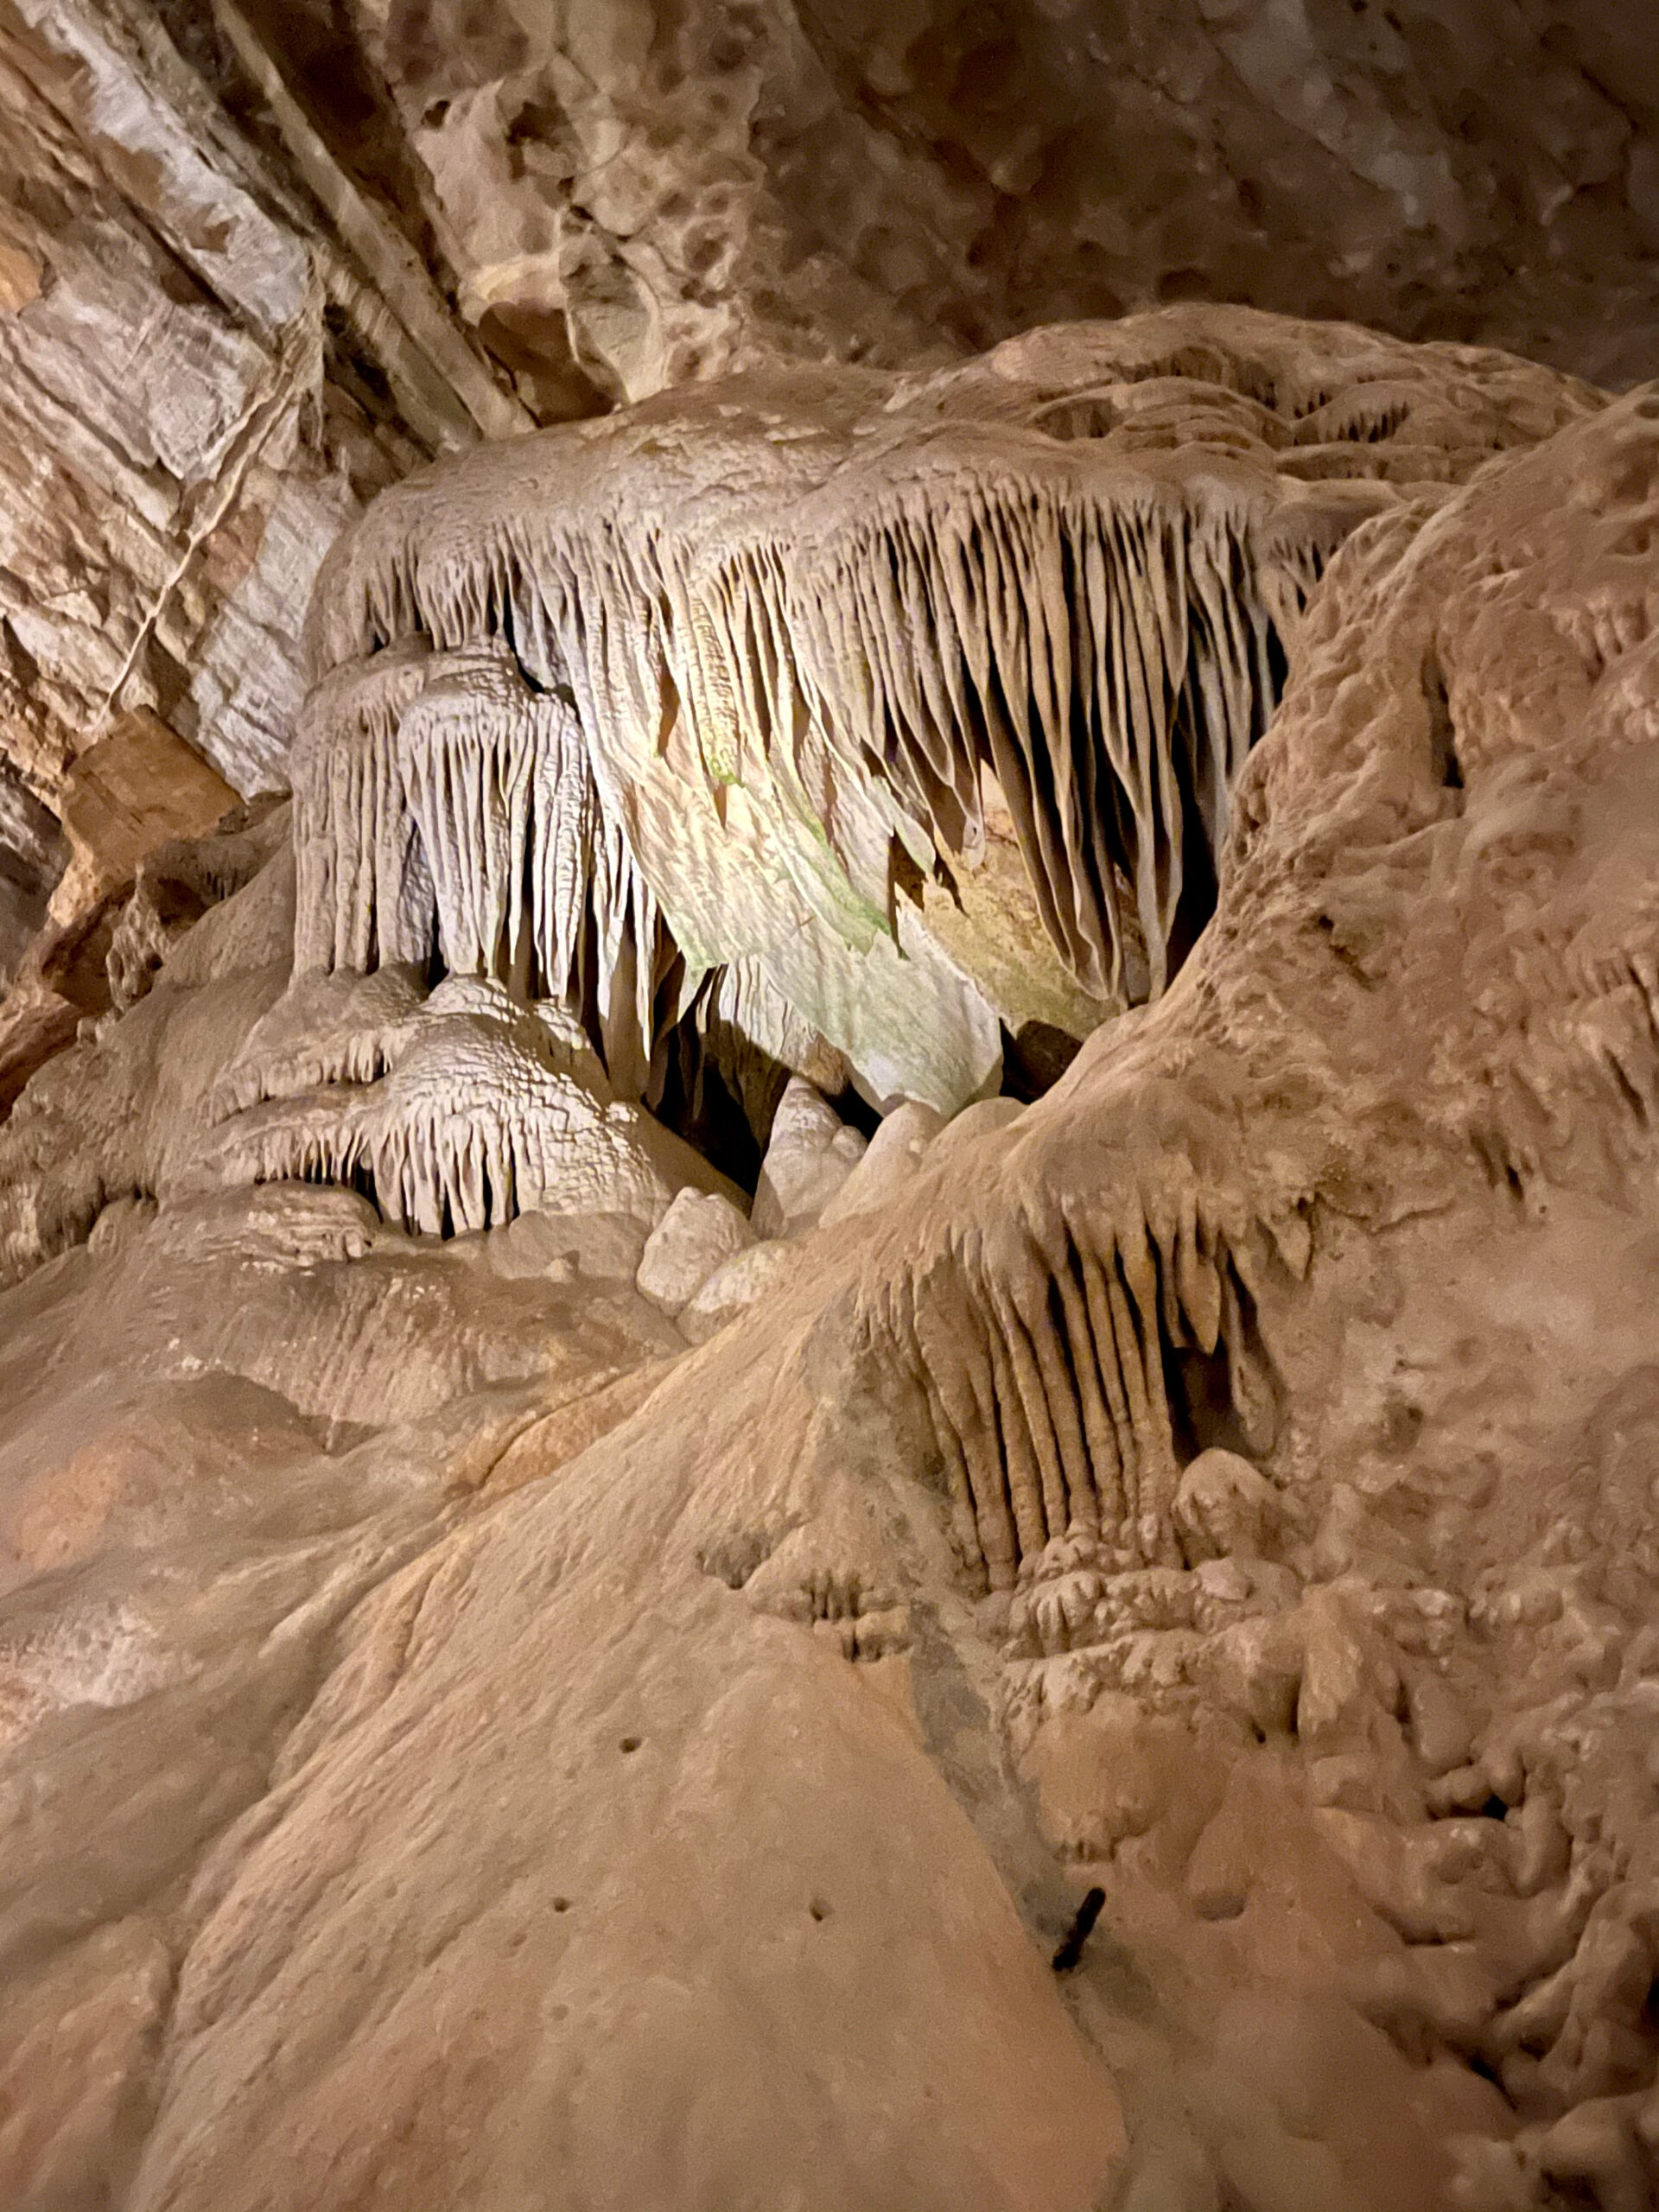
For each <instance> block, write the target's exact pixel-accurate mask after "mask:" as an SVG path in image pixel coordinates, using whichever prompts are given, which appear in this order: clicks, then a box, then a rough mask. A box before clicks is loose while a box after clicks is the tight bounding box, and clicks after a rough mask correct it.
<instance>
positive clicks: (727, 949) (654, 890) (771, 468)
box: [293, 308, 1597, 1111]
mask: <svg viewBox="0 0 1659 2212" xmlns="http://www.w3.org/2000/svg"><path fill="white" fill-rule="evenodd" d="M1595 404H1597V403H1596V402H1595V400H1594V398H1593V397H1592V395H1591V394H1590V393H1589V391H1587V390H1586V389H1585V388H1583V387H1574V386H1573V385H1570V384H1569V383H1567V382H1566V381H1564V380H1563V379H1560V378H1556V377H1553V376H1551V375H1550V374H1548V372H1543V371H1541V370H1538V369H1535V368H1533V367H1531V366H1529V365H1524V364H1522V363H1519V362H1516V361H1513V360H1510V359H1507V358H1505V357H1503V356H1499V355H1495V354H1479V353H1433V352H1427V351H1423V350H1421V349H1413V348H1411V347H1408V346H1400V345H1397V344H1394V343H1391V342H1390V341H1389V340H1383V339H1380V338H1378V337H1376V336H1375V335H1373V334H1370V333H1365V332H1360V331H1357V330H1351V329H1344V328H1341V327H1336V328H1329V327H1313V326H1309V325H1298V324H1288V323H1281V322H1275V321H1274V320H1273V319H1272V318H1269V317H1265V316H1254V317H1252V316H1250V315H1244V314H1240V313H1238V312H1236V311H1226V312H1217V311H1214V310H1209V309H1197V308H1194V309H1179V310H1171V311H1166V312H1164V313H1160V314H1156V315H1148V316H1143V317H1141V318H1136V319H1132V320H1131V321H1128V322H1125V323H1121V324H1111V325H1107V324H1096V325H1089V326H1078V327H1058V328H1055V329H1052V330H1049V331H1044V332H1037V333H1033V334H1031V335H1030V336H1028V337H1027V338H1023V339H1020V340H1013V341H1010V342H1009V343H1008V344H1007V345H1005V346H1001V347H1000V348H999V349H997V351H996V352H995V353H992V354H990V355H988V356H987V357H986V358H985V359H983V360H981V361H978V362H976V363H973V364H971V365H969V366H967V367H965V368H962V369H957V370H949V371H943V372H939V373H938V374H937V375H932V376H924V377H920V378H908V379H898V378H890V377H879V376H876V375H874V374H873V373H866V374H852V373H845V372H843V373H840V374H836V375H827V374H814V373H810V372H792V373H790V374H786V375H774V376H773V377H772V378H761V377H758V376H757V377H754V378H747V379H741V380H737V381H734V382H733V383H730V384H721V385H713V386H710V387H709V389H708V390H707V391H702V392H699V393H697V394H696V395H695V396H692V395H688V396H686V397H682V398H678V399H676V400H672V401H671V400H663V401H659V402H656V403H653V404H652V405H650V406H648V407H645V408H643V409H639V410H632V411H630V412H628V413H626V414H623V415H620V416H613V417H611V418H609V419H607V420H606V421H605V422H603V423H593V424H588V425H584V426H582V428H580V429H565V430H559V431H550V432H547V433H544V434H543V435H541V436H539V437H537V438H535V439H532V440H530V441H527V442H523V443H518V444H514V445H512V446H508V447H503V448H497V449H493V450H489V451H486V452H483V453H480V454H477V455H475V456H473V457H471V458H469V459H467V460H466V461H461V462H458V463H454V464H450V465H448V466H447V467H441V468H439V469H437V470H435V471H434V472H431V473H429V474H426V475H424V476H422V477H418V478H416V479H413V480H410V482H409V483H407V484H405V485H404V486H399V487H398V488H397V490H396V491H395V492H393V493H388V494H387V495H385V497H384V498H383V499H381V500H380V501H379V502H378V504H377V505H376V506H375V508H374V509H373V511H372V513H371V514H370V516H369V517H368V518H366V519H365V522H364V523H362V524H360V525H359V526H358V527H357V528H356V529H355V530H353V531H350V532H348V533H346V536H345V537H343V538H342V540H341V541H340V544H339V546H338V547H337V548H336V550H335V551H334V554H333V555H332V556H331V557H330V560H329V562H328V563H327V567H326V568H325V570H324V572H323V575H322V578H321V582H320V585H319V588H318V592H317V594H316V597H315V601H314V611H313V616H312V621H311V626H310V638H311V649H312V654H313V658H314V662H315V666H316V668H317V671H318V672H319V676H320V677H321V681H320V682H319V683H317V685H316V687H315V690H314V691H313V693H312V696H311V700H310V702H309V704H308V709H307V711H306V715H305V718H304V720H303V722H302V729H301V734H300V737H299V740H298V742H297V744H296V752H295V758H294V765H293V772H294V779H295V786H296V850H297V853H298V858H299V868H300V883H299V898H300V937H299V941H298V948H297V959H298V963H299V966H300V969H302V971H306V970H308V969H313V968H317V969H324V970H327V969H334V968H338V967H341V966H344V967H355V968H359V969H367V968H372V966H373V965H374V963H375V962H376V960H377V959H387V960H391V961H398V960H404V961H408V960H414V961H416V962H424V961H428V960H435V961H436V962H437V963H440V964H441V965H442V967H443V968H445V969H448V971H449V972H451V973H458V974H474V975H493V976H497V977H499V978H500V979H502V980H512V979H514V978H516V979H518V984H519V987H520V988H529V989H530V990H531V992H532V994H534V993H537V992H540V993H550V994H556V995H567V996H571V997H573V998H574V999H575V1002H576V1003H577V1004H578V1005H579V1006H580V1005H581V1004H582V1000H583V998H584V995H585V997H586V1000H587V1002H588V1009H589V1010H590V1012H592V1013H593V1014H594V1015H595V1016H596V1020H595V1022H594V1027H595V1035H596V1036H598V1035H600V1034H601V1033H603V1035H604V1037H605V1038H606V1039H607V1052H609V1053H613V1054H620V1056H621V1059H622V1062H623V1064H624V1065H625V1066H626V1068H627V1069H628V1070H629V1071H630V1072H631V1073H632V1077H633V1080H634V1084H635V1086H636V1087H639V1088H649V1084H650V1071H652V1068H653V1066H654V1065H656V1064H657V1062H658V1057H659V1051H660V1045H661V1040H662V1038H663V1035H664V1033H665V1032H666V1031H667V1030H669V1029H671V1027H673V1026H674V1025H675V1024H676V1023H677V1021H679V1020H681V1019H682V1018H683V1015H684V1014H685V1013H686V1012H687V1010H688V1009H691V1008H694V1007H697V1006H698V1005H699V1002H700V1001H701V1002H702V1006H703V1007H704V1008H705V1009H714V1008H720V1009H721V1010H723V1011H724V1012H725V1013H726V1014H727V1015H728V1018H729V1020H730V1021H731V1023H732V1025H733V1026H734V1027H736V1028H737V1029H738V1031H739V1032H740V1033H741V1035H742V1036H743V1037H744V1038H746V1039H747V1041H748V1042H749V1043H750V1044H752V1045H753V1046H759V1047H760V1048H763V1049H765V1050H767V1051H769V1052H771V1053H772V1056H773V1057H774V1058H777V1059H779V1060H780V1061H782V1062H783V1063H785V1065H794V1066H796V1068H797V1070H798V1071H804V1069H805V1066H806V1058H805V1056H806V1055H810V1054H811V1053H812V1052H823V1049H824V1048H825V1047H828V1048H829V1049H830V1050H831V1051H832V1052H835V1053H838V1054H840V1055H841V1056H842V1058H843V1059H844V1060H845V1062H846V1064H847V1065H848V1066H849V1069H850V1071H851V1072H852V1074H853V1076H854V1077H855V1080H856V1081H857V1082H858V1083H859V1084H860V1087H861V1089H862V1090H864V1092H865V1094H866V1096H868V1097H870V1098H871V1099H872V1100H873V1101H874V1102H875V1103H878V1104H881V1105H892V1104H893V1103H896V1102H897V1101H898V1100H899V1098H901V1097H906V1096H908V1097H912V1098H915V1099H917V1100H918V1101H920V1102H922V1103H925V1104H928V1105H930V1106H932V1107H934V1108H935V1109H938V1110H943V1111H953V1110H955V1109H957V1108H958V1107H960V1106H961V1105H962V1104H963V1103H964V1102H965V1101H966V1100H968V1099H969V1098H971V1097H973V1096H976V1094H977V1093H979V1092H981V1091H982V1090H984V1089H985V1088H986V1087H987V1085H988V1084H994V1082H995V1076H996V1071H997V1063H998V1058H999V1054H1000V1050H1001V1046H1000V1034H999V1027H1000V1026H1001V1027H1006V1028H1007V1030H1008V1031H1009V1032H1010V1033H1014V1034H1016V1035H1017V1034H1018V1033H1019V1032H1020V1030H1022V1029H1024V1028H1026V1027H1027V1026H1030V1025H1037V1026H1039V1027H1044V1028H1047V1029H1052V1030H1058V1031H1059V1032H1061V1033H1069V1034H1070V1035H1071V1038H1072V1039H1079V1038H1081V1037H1082V1036H1083V1035H1084V1034H1086V1033H1088V1031H1089V1030H1090V1029H1091V1028H1093V1027H1095V1026H1096V1024H1097V1023H1098V1022H1099V1021H1100V1020H1102V1019H1103V1018H1104V1016H1105V1015H1106V1014H1108V1013H1109V1012H1112V1011H1115V1010H1118V1009H1121V1008H1122V1007H1123V1006H1124V1005H1126V1004H1129V1003H1134V1002H1136V1001H1141V1000H1144V999H1146V998H1147V997H1149V996H1156V995H1158V994H1159V993H1160V991H1161V990H1162V989H1163V988H1164V987H1165V985H1166V982H1167V981H1168V978H1169V976H1170V975H1171V973H1172V972H1173V965H1174V964H1175V963H1177V962H1179V958H1180V957H1182V955H1183V954H1184V953H1185V950H1186V948H1187V947H1188V946H1189V945H1190V944H1191V943H1192V940H1193V938H1194V937H1195V936H1196V935H1197V933H1198V930H1199V929H1201V928H1202V926H1203V924H1204V922H1205V919H1206V918H1207V916H1208V913H1209V911H1210V908H1211V904H1212V902H1213V899H1214V890H1215V869H1216V864H1217V855H1218V853H1219V850H1220V848H1221V845H1222V842H1223V840H1224V836H1225V834H1226V828H1227V821H1228V805H1229V792H1230V788H1231V785H1232V782H1233V779H1234V778H1235V777H1236V774H1237V772H1238V771H1239V770H1240V768H1241V767H1242V766H1243V761H1244V759H1245V756H1246V754H1247V753H1248V752H1249V748H1250V747H1251V746H1252V744H1253V743H1254V742H1255V740H1256V738H1257V737H1258V736H1259V735H1260V734H1261V732H1262V729H1263V728H1265V727H1266V725H1267V722H1268V718H1269V716H1270V715H1271V714H1272V711H1273V709H1274V703H1275V702H1276V700H1277V697H1278V695H1279V691H1280V689H1281V685H1282V683H1283V681H1284V676H1285V671H1286V668H1287V662H1288V658H1289V655H1290V653H1291V652H1292V651H1293V649H1294V642H1295V636H1296V632H1297V629H1298V626H1299V625H1300V619H1301V613H1302V610H1303V607H1304V606H1305V603H1306V598H1307V595H1308V594H1309V593H1310V592H1311V590H1312V589H1313V587H1314V586H1315V584H1316V583H1317V582H1318V579H1319V575H1320V574H1321V572H1322V570H1323V569H1324V567H1325V563H1326V562H1327V561H1328V559H1329V558H1330V556H1331V555H1332V552H1333V551H1334V550H1335V549H1336V547H1337V546H1338V544H1339V543H1341V542H1342V540H1343V538H1344V537H1345V536H1346V534H1347V533H1348V531H1350V530H1351V529H1352V528H1353V527H1354V526H1355V525H1356V524H1357V523H1358V522H1360V521H1361V520H1363V518H1366V517H1367V516H1369V515H1371V514H1374V513H1376V512H1381V511H1383V510H1385V509H1390V508H1393V507H1395V506H1397V505H1400V504H1401V502H1402V501H1403V500H1404V499H1407V498H1408V496H1409V495H1410V493H1411V492H1412V491H1413V490H1414V488H1421V487H1422V486H1431V485H1432V486H1446V485H1448V484H1454V483H1457V482H1459V481H1461V480H1463V479H1464V478H1465V477H1466V476H1467V475H1468V474H1470V473H1471V471H1472V470H1473V469H1474V468H1475V467H1478V465H1479V464H1480V462H1481V461H1484V460H1485V459H1487V458H1488V457H1489V456H1490V455H1491V454H1494V453H1496V452H1499V451H1502V450H1503V449H1504V448H1508V447H1510V446H1514V445H1517V444H1524V443H1528V442H1532V441H1533V440H1535V439H1536V438H1538V437H1541V436H1544V435H1549V434H1550V433H1551V432H1552V431H1554V429H1558V428H1560V426H1561V425H1562V424H1563V423H1567V422H1568V421H1570V420H1572V419H1573V418H1574V416H1577V415H1578V414H1580V413H1581V412H1585V411H1587V410H1590V409H1592V407H1593V406H1594V405H1595ZM733 969H736V970H737V971H738V975H737V976H736V978H735V990H734V986H733V984H731V983H728V982H726V981H725V980H724V978H725V976H726V975H727V974H728V972H729V971H731V970H733ZM619 988H620V989H621V990H622V991H623V992H624V993H625V994H627V995H631V997H632V1004H631V1005H628V1006H626V1007H625V1006H624V1005H622V1004H620V1003H619V1001H618V994H619ZM739 1001H741V1004H740V1003H738V1002H739ZM625 1014H626V1017H627V1020H626V1027H625V1024H624V1016H625ZM642 1078H643V1081H642Z"/></svg>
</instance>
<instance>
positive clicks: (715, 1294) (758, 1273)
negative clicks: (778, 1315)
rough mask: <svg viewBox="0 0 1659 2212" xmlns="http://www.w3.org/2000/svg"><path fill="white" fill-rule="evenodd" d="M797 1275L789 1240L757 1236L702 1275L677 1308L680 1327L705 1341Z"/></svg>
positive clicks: (696, 1341) (695, 1339)
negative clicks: (689, 1296) (691, 1293)
mask: <svg viewBox="0 0 1659 2212" xmlns="http://www.w3.org/2000/svg"><path fill="white" fill-rule="evenodd" d="M799 1274H800V1262H799V1259H798V1256H797V1253H796V1248H795V1246H794V1244H793V1243H791V1242H790V1241H789V1240H788V1239H786V1238H784V1237H779V1236H764V1237H761V1238H760V1240H759V1242H758V1243H753V1244H751V1245H749V1246H747V1248H746V1249H744V1250H743V1251H741V1252H737V1253H734V1255H733V1256H732V1257H731V1258H730V1259H729V1260H726V1261H723V1262H721V1265H720V1266H719V1267H717V1268H715V1271H714V1273H713V1274H710V1275H709V1276H706V1277H705V1278H704V1280H703V1281H702V1285H701V1287H699V1289H698V1291H697V1293H696V1296H695V1297H694V1298H692V1299H691V1300H690V1301H689V1302H688V1303H687V1304H686V1305H685V1306H683V1308H682V1309H681V1313H680V1317H679V1320H680V1327H681V1328H682V1329H683V1331H684V1332H685V1334H686V1335H687V1336H688V1337H690V1339H691V1341H692V1343H693V1344H705V1343H707V1341H708V1339H709V1338H710V1337H712V1336H713V1335H714V1334H715V1332H716V1331H717V1330H720V1329H723V1328H724V1327H725V1326H726V1324H727V1323H728V1321H733V1320H735V1319H737V1317H738V1316H739V1315H740V1314H741V1313H747V1312H749V1311H750V1309H751V1308H752V1307H753V1306H758V1305H760V1303H761V1302H762V1301H763V1300H766V1299H770V1298H772V1297H774V1296H775V1295H776V1294H778V1292H779V1290H781V1289H782V1288H783V1287H785V1285H786V1284H789V1283H791V1281H798V1280H799Z"/></svg>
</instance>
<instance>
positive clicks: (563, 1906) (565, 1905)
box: [553, 1897, 570, 1912]
mask: <svg viewBox="0 0 1659 2212" xmlns="http://www.w3.org/2000/svg"><path fill="white" fill-rule="evenodd" d="M553 1910H554V1911H555V1912H569V1910H570V1900H569V1897H555V1898H554V1900H553Z"/></svg>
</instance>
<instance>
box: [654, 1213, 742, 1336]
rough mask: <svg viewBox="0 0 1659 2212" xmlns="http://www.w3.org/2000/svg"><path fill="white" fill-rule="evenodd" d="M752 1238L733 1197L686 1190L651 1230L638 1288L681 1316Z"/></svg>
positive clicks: (667, 1310) (666, 1308) (665, 1308)
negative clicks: (718, 1272) (711, 1279)
mask: <svg viewBox="0 0 1659 2212" xmlns="http://www.w3.org/2000/svg"><path fill="white" fill-rule="evenodd" d="M752 1236H753V1231H752V1230H750V1227H749V1224H748V1222H747V1219H746V1218H745V1217H744V1216H743V1215H742V1214H741V1212H740V1211H738V1209H737V1207H735V1206H734V1205H733V1204H732V1202H731V1200H730V1199H729V1198H722V1197H721V1195H720V1193H719V1192H716V1191H709V1192H703V1191H693V1190H684V1191H682V1192H679V1194H678V1196H677V1198H675V1200H674V1203H673V1205H671V1206H670V1208H669V1210H668V1211H667V1212H666V1213H665V1214H664V1216H663V1217H662V1219H661V1220H660V1221H659V1222H658V1224H657V1226H656V1228H655V1229H653V1230H652V1232H651V1237H650V1241H649V1242H648V1243H647V1244H646V1246H645V1252H644V1255H642V1257H641V1259H640V1262H639V1276H638V1278H637V1280H638V1281H639V1287H640V1289H641V1290H642V1291H644V1293H645V1296H646V1297H647V1298H650V1299H653V1300H655V1301H656V1303H657V1304H658V1306H662V1307H663V1308H664V1310H665V1311H666V1312H668V1313H678V1312H679V1310H680V1308H681V1307H682V1306H685V1305H688V1304H690V1300H692V1299H693V1298H694V1297H695V1296H696V1293H697V1291H698V1290H699V1289H700V1288H701V1287H702V1284H704V1283H705V1282H707V1281H708V1280H709V1276H710V1275H712V1274H714V1273H715V1270H716V1268H720V1267H721V1266H722V1265H723V1264H724V1262H726V1261H728V1260H730V1259H733V1258H734V1257H735V1256H736V1255H737V1254H738V1253H739V1252H741V1250H742V1249H743V1248H744V1246H745V1245H746V1244H747V1243H750V1242H751V1240H752Z"/></svg>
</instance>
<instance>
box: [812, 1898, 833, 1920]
mask: <svg viewBox="0 0 1659 2212" xmlns="http://www.w3.org/2000/svg"><path fill="white" fill-rule="evenodd" d="M807 1910H808V1911H809V1912H810V1914H811V1916H812V1917H813V1919H814V1920H828V1919H829V1905H828V1904H826V1903H825V1902H824V1900H823V1898H822V1897H814V1898H813V1900H812V1902H811V1904H810V1905H809V1906H808V1907H807Z"/></svg>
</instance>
